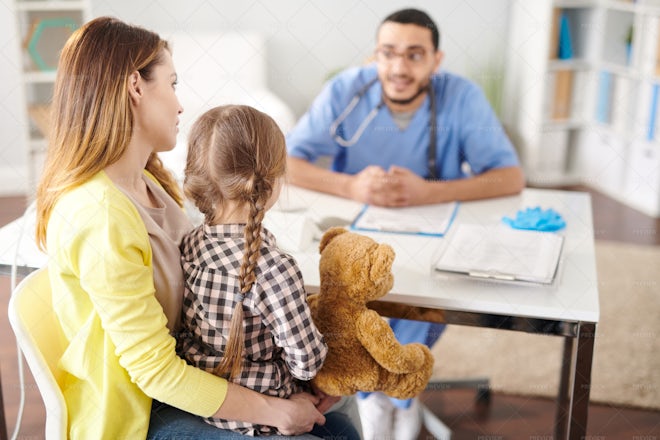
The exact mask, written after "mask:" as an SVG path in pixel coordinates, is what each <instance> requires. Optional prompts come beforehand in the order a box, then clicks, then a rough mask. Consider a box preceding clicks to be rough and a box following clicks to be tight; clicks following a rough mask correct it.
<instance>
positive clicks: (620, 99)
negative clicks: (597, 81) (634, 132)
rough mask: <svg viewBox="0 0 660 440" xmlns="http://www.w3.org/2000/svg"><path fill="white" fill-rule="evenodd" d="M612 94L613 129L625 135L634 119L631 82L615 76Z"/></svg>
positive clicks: (620, 76)
mask: <svg viewBox="0 0 660 440" xmlns="http://www.w3.org/2000/svg"><path fill="white" fill-rule="evenodd" d="M613 83H614V84H613V92H612V112H611V120H612V127H614V129H615V130H616V131H618V132H620V133H625V132H626V131H627V130H628V128H629V126H630V121H631V119H632V114H631V111H632V106H631V102H630V96H631V94H632V92H633V85H632V84H631V80H630V79H629V78H627V77H625V76H622V75H614V81H613Z"/></svg>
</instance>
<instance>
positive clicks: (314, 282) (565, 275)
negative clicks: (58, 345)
mask: <svg viewBox="0 0 660 440" xmlns="http://www.w3.org/2000/svg"><path fill="white" fill-rule="evenodd" d="M532 206H541V207H542V208H553V209H555V210H556V211H558V212H559V213H560V214H561V215H562V216H563V217H564V218H565V220H566V224H567V226H566V228H565V229H564V230H563V231H561V232H560V233H561V234H562V235H564V236H565V242H564V250H563V254H562V261H561V263H560V268H559V273H558V280H557V282H556V283H555V284H554V285H553V286H548V287H542V286H535V285H520V284H512V283H502V282H496V281H478V280H469V279H464V278H460V277H456V276H450V275H441V274H437V273H433V271H432V270H431V264H432V261H433V259H434V258H435V256H437V254H438V252H439V251H440V250H441V248H442V246H443V245H446V240H445V239H444V238H440V237H438V238H436V237H426V236H424V237H423V236H414V235H399V234H391V233H371V232H370V233H365V235H369V236H371V237H372V238H374V239H375V240H377V241H379V242H387V243H388V244H390V245H391V246H392V247H393V248H394V250H395V252H396V258H395V261H394V266H393V270H394V275H395V281H394V287H393V288H392V291H391V292H390V293H389V294H388V295H387V296H385V297H384V298H383V300H382V301H378V302H376V303H373V304H372V305H371V306H372V307H373V308H374V309H375V310H377V311H379V312H380V313H381V314H383V315H386V316H392V317H400V318H413V319H424V320H428V321H434V322H445V323H449V324H459V325H470V326H477V327H490V328H496V329H503V330H515V331H523V332H530V333H539V334H546V335H556V336H560V337H563V338H564V354H563V365H562V371H561V381H560V389H559V393H558V405H557V414H556V424H555V436H554V438H556V439H563V438H571V439H579V438H582V437H584V436H585V435H586V428H587V415H588V403H589V390H590V384H591V363H592V357H593V346H594V337H595V330H596V323H597V322H598V318H599V306H598V282H597V276H596V267H595V253H594V231H593V221H592V215H591V200H590V197H589V194H587V193H581V192H567V191H554V190H536V189H525V190H524V191H523V193H522V194H521V195H519V196H514V197H506V198H498V199H491V200H484V201H477V202H463V203H461V204H460V206H459V208H458V213H457V216H456V218H455V220H454V224H456V223H459V222H464V223H477V224H481V225H497V224H499V223H500V222H501V219H502V216H505V215H507V216H512V217H513V216H515V213H516V211H517V210H519V209H522V208H526V207H532ZM361 207H362V205H361V204H359V203H356V202H352V201H349V200H345V199H340V198H336V197H332V196H328V195H325V194H320V193H316V192H311V191H306V190H302V189H300V188H295V187H289V188H285V190H284V191H283V193H282V196H281V198H280V202H278V204H277V205H276V206H275V207H274V208H273V211H272V214H271V213H269V214H268V215H267V220H266V225H267V226H268V227H269V228H270V229H271V230H272V231H273V232H274V233H275V236H276V237H278V241H279V243H280V244H281V245H282V247H284V248H285V249H287V248H288V249H287V250H288V251H289V252H291V253H292V254H293V255H294V257H295V258H296V260H297V261H298V264H299V266H300V269H301V271H302V273H303V276H304V279H305V284H306V285H307V287H308V288H309V290H310V291H312V292H313V291H317V290H318V287H319V274H318V262H319V254H318V242H316V241H314V242H310V241H308V240H305V239H301V237H303V236H304V234H302V233H301V227H302V224H303V219H305V218H307V219H311V220H312V221H314V222H318V221H319V220H321V219H324V218H328V217H335V218H340V219H344V220H345V222H346V223H349V222H350V220H352V219H353V218H354V217H355V215H357V213H358V212H359V210H360V209H361ZM20 222H21V221H20V220H18V221H15V222H13V223H11V224H9V225H7V226H5V227H3V228H2V229H0V244H1V246H2V248H1V249H0V274H1V273H5V274H6V273H8V270H9V268H10V266H11V263H12V262H13V259H14V255H15V252H14V251H15V249H16V248H15V243H16V240H17V237H18V231H19V230H20V225H21V223H20ZM33 223H34V220H33V219H27V220H26V234H25V235H24V237H23V238H22V240H21V243H20V247H19V249H18V254H17V261H18V264H19V273H21V274H25V273H28V272H29V271H30V270H33V269H34V268H35V267H40V266H42V265H44V264H46V262H47V257H46V256H45V255H43V254H42V253H41V252H39V251H38V250H37V249H36V246H35V243H34V239H33V231H34V225H33ZM449 234H451V228H450V231H449ZM301 242H302V243H303V245H302V246H301V245H300V243H301ZM12 244H14V245H13V246H12Z"/></svg>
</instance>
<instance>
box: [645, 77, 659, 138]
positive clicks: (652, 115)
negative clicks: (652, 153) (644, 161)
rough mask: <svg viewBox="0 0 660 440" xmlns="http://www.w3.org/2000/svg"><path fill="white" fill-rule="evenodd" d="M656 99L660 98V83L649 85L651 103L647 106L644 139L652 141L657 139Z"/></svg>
mask: <svg viewBox="0 0 660 440" xmlns="http://www.w3.org/2000/svg"><path fill="white" fill-rule="evenodd" d="M658 100H660V84H658V83H655V84H653V85H652V86H651V105H650V107H649V123H648V131H647V135H646V139H647V140H648V141H654V140H656V139H658V110H660V109H658V105H659V104H658Z"/></svg>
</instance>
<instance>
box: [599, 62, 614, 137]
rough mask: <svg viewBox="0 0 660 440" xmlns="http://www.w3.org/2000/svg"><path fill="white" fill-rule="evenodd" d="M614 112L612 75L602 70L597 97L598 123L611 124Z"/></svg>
mask: <svg viewBox="0 0 660 440" xmlns="http://www.w3.org/2000/svg"><path fill="white" fill-rule="evenodd" d="M611 111H612V73H611V72H608V71H607V70H601V72H600V74H599V76H598V91H597V97H596V121H598V122H601V123H603V124H609V123H610V122H611V116H612V115H611Z"/></svg>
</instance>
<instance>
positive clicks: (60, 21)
mask: <svg viewBox="0 0 660 440" xmlns="http://www.w3.org/2000/svg"><path fill="white" fill-rule="evenodd" d="M14 10H15V15H16V22H17V30H18V33H19V37H20V38H19V39H20V41H21V42H22V46H21V58H22V72H21V76H22V82H23V86H24V87H23V88H24V98H25V99H24V102H25V112H26V117H27V120H28V121H29V122H28V124H26V131H27V133H26V136H27V139H28V155H29V159H28V163H29V167H30V169H29V177H28V188H29V190H30V191H32V190H33V189H34V188H35V186H36V183H37V180H38V176H39V174H40V173H41V169H42V165H43V158H44V154H45V150H46V136H47V132H48V106H49V105H50V102H51V99H52V95H53V83H54V82H55V76H56V69H57V60H58V58H59V54H60V51H61V50H62V47H63V46H64V43H65V42H66V40H67V38H68V37H69V36H70V35H71V33H72V32H73V31H74V30H75V29H76V28H78V27H79V26H81V25H82V24H83V23H85V22H86V21H88V20H89V19H90V18H91V7H90V3H89V0H60V1H49V0H15V2H14Z"/></svg>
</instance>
